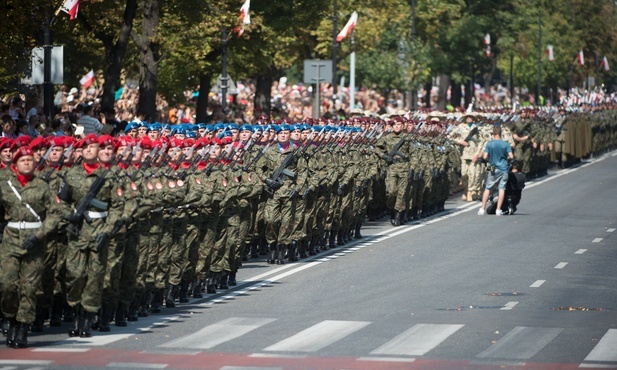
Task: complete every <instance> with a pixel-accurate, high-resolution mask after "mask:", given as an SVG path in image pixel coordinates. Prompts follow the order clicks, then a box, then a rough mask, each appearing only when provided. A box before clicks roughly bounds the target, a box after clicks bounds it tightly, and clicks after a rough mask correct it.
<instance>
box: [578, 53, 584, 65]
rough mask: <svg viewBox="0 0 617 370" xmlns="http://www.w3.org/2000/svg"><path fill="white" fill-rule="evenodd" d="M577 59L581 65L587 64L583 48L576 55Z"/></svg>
mask: <svg viewBox="0 0 617 370" xmlns="http://www.w3.org/2000/svg"><path fill="white" fill-rule="evenodd" d="M576 61H577V62H578V64H579V65H581V66H584V65H585V55H584V54H583V51H582V50H581V51H579V52H578V55H577V56H576Z"/></svg>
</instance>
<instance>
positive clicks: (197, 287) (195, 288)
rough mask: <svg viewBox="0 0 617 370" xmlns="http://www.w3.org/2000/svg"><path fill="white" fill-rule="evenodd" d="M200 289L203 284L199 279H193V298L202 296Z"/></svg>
mask: <svg viewBox="0 0 617 370" xmlns="http://www.w3.org/2000/svg"><path fill="white" fill-rule="evenodd" d="M202 289H203V286H202V284H201V280H200V279H195V282H194V283H193V298H203V297H204V295H203V294H202V293H201V290H202Z"/></svg>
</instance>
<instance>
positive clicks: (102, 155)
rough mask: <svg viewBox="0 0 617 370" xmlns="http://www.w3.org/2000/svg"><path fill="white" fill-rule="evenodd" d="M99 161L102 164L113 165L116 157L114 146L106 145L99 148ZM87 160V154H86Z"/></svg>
mask: <svg viewBox="0 0 617 370" xmlns="http://www.w3.org/2000/svg"><path fill="white" fill-rule="evenodd" d="M98 157H99V161H101V162H102V163H111V161H112V160H113V157H114V146H113V145H105V146H103V147H100V148H99V154H98ZM84 159H85V154H84Z"/></svg>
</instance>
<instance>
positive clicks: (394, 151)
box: [383, 134, 409, 161]
mask: <svg viewBox="0 0 617 370" xmlns="http://www.w3.org/2000/svg"><path fill="white" fill-rule="evenodd" d="M405 141H407V135H406V134H403V135H402V137H401V139H400V140H399V141H398V143H396V145H395V146H394V148H392V150H391V151H390V153H388V155H385V156H384V157H383V159H385V160H386V161H388V159H387V158H389V159H390V160H393V159H394V156H395V155H398V156H399V157H401V158H403V159H405V160H406V159H407V158H409V157H407V155H405V154H403V153H401V152H400V150H401V147H402V146H403V144H405Z"/></svg>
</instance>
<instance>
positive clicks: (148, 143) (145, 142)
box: [140, 136, 154, 150]
mask: <svg viewBox="0 0 617 370" xmlns="http://www.w3.org/2000/svg"><path fill="white" fill-rule="evenodd" d="M140 144H141V148H142V149H149V150H152V149H154V144H153V143H152V140H150V138H149V137H147V136H144V137H143V138H142V139H141V141H140Z"/></svg>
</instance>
